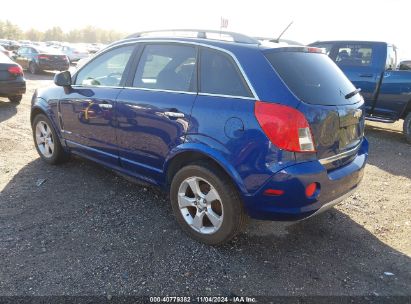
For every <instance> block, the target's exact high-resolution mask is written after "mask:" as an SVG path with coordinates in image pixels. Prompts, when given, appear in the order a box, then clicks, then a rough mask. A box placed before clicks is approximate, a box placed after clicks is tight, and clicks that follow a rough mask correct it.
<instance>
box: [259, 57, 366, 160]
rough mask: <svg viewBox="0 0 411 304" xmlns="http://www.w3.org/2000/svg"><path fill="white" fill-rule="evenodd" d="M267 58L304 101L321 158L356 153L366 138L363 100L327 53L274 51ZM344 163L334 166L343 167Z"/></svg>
mask: <svg viewBox="0 0 411 304" xmlns="http://www.w3.org/2000/svg"><path fill="white" fill-rule="evenodd" d="M266 57H267V58H268V60H269V61H270V62H271V64H272V65H273V67H274V69H275V70H276V71H277V73H278V74H279V75H280V77H281V78H282V79H283V81H284V82H285V84H286V85H287V86H288V88H289V89H290V90H291V91H292V92H293V93H294V95H295V96H296V97H297V98H298V99H299V100H300V101H301V103H300V105H299V106H298V109H299V110H300V111H301V112H303V113H304V114H305V116H306V118H307V120H308V122H309V123H310V127H311V131H312V132H313V136H314V143H315V146H316V151H317V156H318V158H319V159H324V158H329V157H332V156H335V155H337V154H340V153H343V152H347V151H350V150H355V149H356V148H358V147H359V143H360V142H361V139H362V137H363V131H364V113H363V106H364V102H363V98H362V97H361V95H360V94H352V96H351V97H350V95H349V93H351V92H354V91H355V87H354V86H353V85H352V83H351V82H350V81H349V80H348V79H347V77H346V76H345V75H344V73H343V72H342V71H341V70H340V69H339V68H338V67H337V66H336V65H335V64H334V63H333V62H332V61H331V59H330V58H329V57H328V56H326V55H325V54H319V53H306V52H297V51H281V50H276V51H271V52H269V53H267V54H266ZM340 165H342V164H341V163H333V166H340Z"/></svg>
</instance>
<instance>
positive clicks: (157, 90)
mask: <svg viewBox="0 0 411 304" xmlns="http://www.w3.org/2000/svg"><path fill="white" fill-rule="evenodd" d="M123 88H124V89H129V90H142V91H152V92H165V93H178V94H189V95H197V92H190V91H174V90H166V89H150V88H139V87H123Z"/></svg>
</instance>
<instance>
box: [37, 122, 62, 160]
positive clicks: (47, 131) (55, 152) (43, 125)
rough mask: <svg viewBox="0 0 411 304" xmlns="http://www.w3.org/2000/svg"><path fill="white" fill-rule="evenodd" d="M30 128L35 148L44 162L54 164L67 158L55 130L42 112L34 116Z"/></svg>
mask: <svg viewBox="0 0 411 304" xmlns="http://www.w3.org/2000/svg"><path fill="white" fill-rule="evenodd" d="M32 129H33V139H34V144H35V146H36V150H37V152H38V154H39V155H40V157H41V158H42V159H43V160H44V161H45V162H47V163H49V164H51V165H56V164H60V163H63V162H65V161H67V160H68V158H69V155H68V153H67V152H66V151H64V149H63V147H62V145H61V143H60V139H59V137H58V136H57V133H56V130H55V129H54V127H53V125H52V123H51V121H50V120H49V119H48V118H47V117H46V116H45V115H44V114H38V115H37V116H36V117H34V120H33V125H32Z"/></svg>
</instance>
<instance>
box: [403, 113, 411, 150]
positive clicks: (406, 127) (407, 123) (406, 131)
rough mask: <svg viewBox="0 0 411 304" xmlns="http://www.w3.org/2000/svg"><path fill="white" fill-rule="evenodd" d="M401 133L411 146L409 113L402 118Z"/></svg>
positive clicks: (410, 116)
mask: <svg viewBox="0 0 411 304" xmlns="http://www.w3.org/2000/svg"><path fill="white" fill-rule="evenodd" d="M403 132H404V135H405V139H406V140H407V141H408V143H410V144H411V112H410V113H408V114H407V116H405V118H404V125H403Z"/></svg>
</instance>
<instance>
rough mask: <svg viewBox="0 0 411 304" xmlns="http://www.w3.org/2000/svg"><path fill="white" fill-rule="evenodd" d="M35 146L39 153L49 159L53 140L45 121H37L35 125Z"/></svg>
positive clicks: (52, 149)
mask: <svg viewBox="0 0 411 304" xmlns="http://www.w3.org/2000/svg"><path fill="white" fill-rule="evenodd" d="M36 144H37V147H38V148H39V151H40V153H41V154H42V155H43V156H44V157H46V158H50V157H52V156H53V152H54V139H53V133H52V132H51V128H50V126H49V125H48V124H47V123H46V122H45V121H39V122H38V123H37V125H36Z"/></svg>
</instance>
